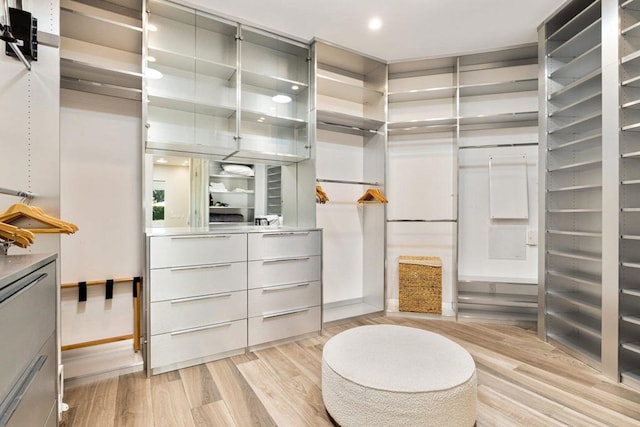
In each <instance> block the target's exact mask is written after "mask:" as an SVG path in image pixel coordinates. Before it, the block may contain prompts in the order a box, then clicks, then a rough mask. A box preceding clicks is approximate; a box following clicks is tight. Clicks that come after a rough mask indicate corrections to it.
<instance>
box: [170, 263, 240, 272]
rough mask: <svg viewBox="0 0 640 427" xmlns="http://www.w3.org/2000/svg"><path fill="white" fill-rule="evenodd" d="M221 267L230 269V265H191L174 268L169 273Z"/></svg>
mask: <svg viewBox="0 0 640 427" xmlns="http://www.w3.org/2000/svg"><path fill="white" fill-rule="evenodd" d="M222 267H231V264H230V263H228V264H215V265H193V266H190V267H174V268H170V269H169V271H185V270H204V269H205V268H222Z"/></svg>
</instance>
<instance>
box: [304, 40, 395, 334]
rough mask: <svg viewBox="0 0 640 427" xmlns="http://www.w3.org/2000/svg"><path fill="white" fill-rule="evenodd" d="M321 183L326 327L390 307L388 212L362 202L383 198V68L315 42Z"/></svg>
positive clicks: (381, 64)
mask: <svg viewBox="0 0 640 427" xmlns="http://www.w3.org/2000/svg"><path fill="white" fill-rule="evenodd" d="M314 51H315V55H314V58H315V70H316V79H315V80H316V110H315V113H316V138H315V169H316V181H317V183H318V184H319V185H321V186H322V188H323V190H324V191H325V193H327V195H328V196H329V202H327V203H326V204H317V205H316V221H317V226H318V227H320V228H322V229H323V232H324V234H323V236H324V245H323V270H324V276H323V283H324V294H323V296H324V321H325V322H329V321H333V320H338V319H342V318H346V317H352V316H358V315H363V314H368V313H374V312H380V311H383V310H384V308H385V294H384V289H385V285H384V272H385V212H386V208H385V205H384V204H381V203H364V204H359V203H357V200H358V199H359V198H360V197H361V196H362V195H363V194H364V192H365V191H366V190H367V189H369V188H375V189H378V190H380V191H383V192H384V189H385V157H386V102H385V101H386V100H385V93H386V86H387V66H386V64H385V63H384V62H382V61H380V60H376V59H373V58H368V57H366V56H363V55H360V54H357V53H354V52H352V51H349V50H346V49H343V48H340V47H337V46H333V45H331V44H328V43H324V42H321V41H316V42H315V43H314Z"/></svg>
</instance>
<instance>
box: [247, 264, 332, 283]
mask: <svg viewBox="0 0 640 427" xmlns="http://www.w3.org/2000/svg"><path fill="white" fill-rule="evenodd" d="M320 270H321V266H320V257H319V256H305V257H298V258H285V259H274V260H263V261H249V266H248V278H247V283H248V286H249V289H253V288H263V287H266V286H274V285H285V284H290V283H302V282H315V281H317V280H320V274H321V271H320Z"/></svg>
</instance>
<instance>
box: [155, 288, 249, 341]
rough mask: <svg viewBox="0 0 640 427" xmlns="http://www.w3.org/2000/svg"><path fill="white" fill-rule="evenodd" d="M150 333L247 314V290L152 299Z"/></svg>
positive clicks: (217, 321)
mask: <svg viewBox="0 0 640 427" xmlns="http://www.w3.org/2000/svg"><path fill="white" fill-rule="evenodd" d="M150 317H151V322H150V326H151V335H158V334H164V333H167V332H174V331H181V330H184V329H189V328H196V327H199V326H203V325H211V324H213V323H222V322H228V321H231V320H238V319H243V318H246V317H247V291H240V292H228V293H222V294H213V295H200V296H196V297H189V298H179V299H173V300H169V301H160V302H153V303H151V312H150Z"/></svg>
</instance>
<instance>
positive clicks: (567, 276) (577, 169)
mask: <svg viewBox="0 0 640 427" xmlns="http://www.w3.org/2000/svg"><path fill="white" fill-rule="evenodd" d="M601 30H602V13H601V2H600V1H590V2H574V4H572V5H571V6H570V7H569V8H568V9H566V12H562V13H559V14H558V16H557V17H556V18H554V19H552V20H550V21H549V22H547V23H546V26H545V29H544V31H543V32H544V40H541V43H543V44H544V48H543V50H544V54H545V56H544V58H541V61H543V60H544V63H542V65H543V66H544V70H545V71H544V77H545V79H544V85H545V90H544V93H545V100H546V104H545V108H544V110H543V111H542V113H541V117H542V116H544V123H541V135H542V133H543V132H544V139H545V144H544V145H543V147H542V148H541V153H544V156H545V158H544V169H545V176H544V180H541V181H542V182H545V187H544V192H545V206H544V219H543V221H544V224H545V228H544V242H543V244H542V245H541V247H542V248H544V249H543V250H544V253H542V252H541V257H543V255H544V257H543V262H542V265H544V270H541V275H543V276H544V277H541V279H542V283H543V291H542V292H541V294H542V297H543V301H542V303H541V304H542V307H543V311H544V316H545V319H544V321H543V322H541V323H543V324H542V325H541V329H545V330H546V336H547V337H548V338H550V339H552V340H554V341H556V342H557V343H559V344H561V345H563V346H564V347H566V348H567V349H568V350H570V351H571V352H572V353H574V354H576V355H578V356H580V357H581V358H582V359H583V360H584V361H586V362H587V363H589V364H591V365H592V366H599V365H600V364H601V362H602V360H601V359H602V357H601V353H602V317H603V312H602V298H603V290H602V283H603V277H602V274H603V268H602V265H603V262H602V258H603V250H602V247H603V232H604V231H603V190H602V188H603V153H602V151H603V147H602V139H603V138H602V134H603V127H602V121H603V113H602V92H603V84H602V81H603V78H602V53H603V48H602V36H601ZM541 38H542V35H541ZM541 232H542V230H541Z"/></svg>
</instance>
